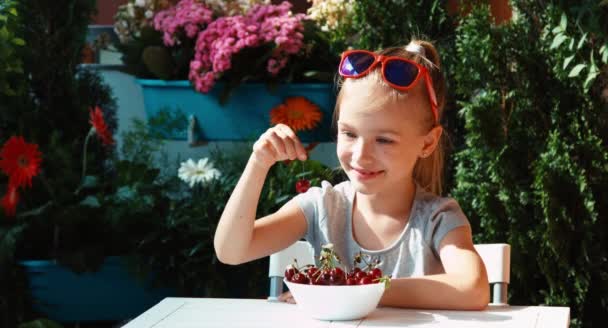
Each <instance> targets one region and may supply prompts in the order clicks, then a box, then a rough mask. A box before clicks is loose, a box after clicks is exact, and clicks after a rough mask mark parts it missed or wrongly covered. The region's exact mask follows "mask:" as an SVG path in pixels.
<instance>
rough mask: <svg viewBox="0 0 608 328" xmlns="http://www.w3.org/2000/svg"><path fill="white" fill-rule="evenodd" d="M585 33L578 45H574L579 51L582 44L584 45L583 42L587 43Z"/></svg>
mask: <svg viewBox="0 0 608 328" xmlns="http://www.w3.org/2000/svg"><path fill="white" fill-rule="evenodd" d="M587 34H588V33H587V32H585V34H583V36H582V37H581V39H580V40H579V41H578V44H577V45H576V49H580V48H582V47H583V44H584V43H585V41H587Z"/></svg>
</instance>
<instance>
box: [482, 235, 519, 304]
mask: <svg viewBox="0 0 608 328" xmlns="http://www.w3.org/2000/svg"><path fill="white" fill-rule="evenodd" d="M475 250H477V253H479V256H480V257H481V259H482V261H483V264H484V265H485V267H486V271H487V272H488V282H489V283H490V290H491V298H490V300H491V302H490V305H507V304H508V302H507V293H508V287H509V282H510V272H511V245H509V244H476V245H475Z"/></svg>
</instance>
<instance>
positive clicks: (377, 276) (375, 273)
mask: <svg viewBox="0 0 608 328" xmlns="http://www.w3.org/2000/svg"><path fill="white" fill-rule="evenodd" d="M369 276H370V277H371V278H372V280H373V281H376V280H378V279H380V278H381V277H382V270H380V268H373V269H372V270H371V271H370V272H369Z"/></svg>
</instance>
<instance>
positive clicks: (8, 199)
mask: <svg viewBox="0 0 608 328" xmlns="http://www.w3.org/2000/svg"><path fill="white" fill-rule="evenodd" d="M18 202H19V194H18V193H17V187H15V186H9V187H8V193H6V195H4V197H2V200H1V201H0V206H2V207H3V208H4V214H6V216H15V212H16V210H17V203H18Z"/></svg>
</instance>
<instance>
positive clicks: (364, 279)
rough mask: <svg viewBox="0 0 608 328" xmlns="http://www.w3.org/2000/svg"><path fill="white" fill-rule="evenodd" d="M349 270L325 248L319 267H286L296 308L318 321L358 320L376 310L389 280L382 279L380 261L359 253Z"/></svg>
mask: <svg viewBox="0 0 608 328" xmlns="http://www.w3.org/2000/svg"><path fill="white" fill-rule="evenodd" d="M353 262H354V265H353V267H352V269H350V270H347V269H346V268H344V266H342V263H341V261H340V259H339V258H338V256H337V255H336V253H335V252H334V250H333V245H332V244H327V245H323V247H322V251H321V255H320V257H319V266H318V267H317V266H315V265H306V266H303V267H298V266H297V262H295V261H294V264H290V265H289V266H287V268H286V270H285V279H284V282H285V284H286V285H287V287H288V288H289V290H290V291H291V294H292V296H293V298H294V300H295V301H296V304H297V306H298V307H299V308H300V309H301V310H302V311H304V312H306V313H308V314H309V315H310V316H311V317H313V318H315V319H319V320H331V321H334V320H355V319H360V318H363V317H365V316H367V315H368V314H370V313H371V312H372V311H374V310H375V309H376V307H377V306H378V303H379V302H380V298H381V297H382V294H383V293H384V290H385V288H388V286H389V284H390V278H389V277H387V276H383V275H382V270H381V269H380V268H378V267H377V265H378V261H377V260H373V259H370V260H369V261H368V260H367V259H366V258H365V257H364V256H363V255H362V254H361V253H359V254H358V255H357V256H356V257H355V259H354V261H353Z"/></svg>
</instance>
